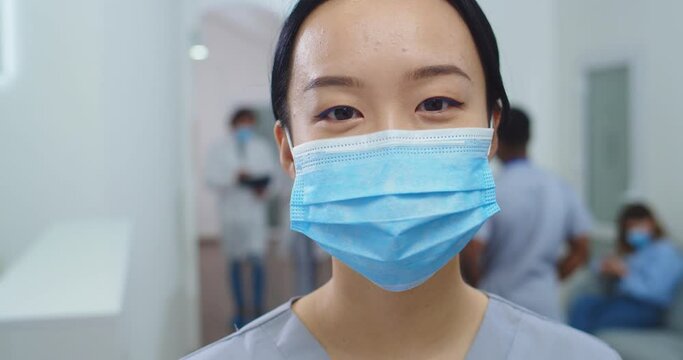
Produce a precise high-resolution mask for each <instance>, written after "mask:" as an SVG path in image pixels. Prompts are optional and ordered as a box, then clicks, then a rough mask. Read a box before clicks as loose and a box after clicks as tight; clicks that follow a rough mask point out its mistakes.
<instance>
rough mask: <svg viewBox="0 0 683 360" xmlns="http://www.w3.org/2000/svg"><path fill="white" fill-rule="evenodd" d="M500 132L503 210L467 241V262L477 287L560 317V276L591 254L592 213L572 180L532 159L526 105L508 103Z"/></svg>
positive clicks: (470, 278)
mask: <svg viewBox="0 0 683 360" xmlns="http://www.w3.org/2000/svg"><path fill="white" fill-rule="evenodd" d="M498 136H499V148H498V154H497V156H498V158H499V159H500V160H501V162H502V163H503V168H502V170H501V171H500V173H499V174H497V177H496V185H497V188H496V195H497V198H498V203H499V204H500V208H501V212H500V213H498V214H496V215H494V216H493V217H492V218H491V219H490V220H489V221H488V222H487V223H486V224H484V226H483V227H482V229H481V230H480V232H479V233H478V234H477V235H476V236H475V238H474V240H473V241H472V242H471V243H470V245H468V247H467V249H466V250H465V253H464V255H463V258H464V259H463V267H464V269H463V270H464V271H465V274H466V276H467V279H468V281H470V283H471V284H473V285H475V286H477V287H479V288H480V289H482V290H485V291H488V292H491V293H494V294H497V295H500V296H502V297H503V298H505V299H508V300H510V301H512V302H514V303H516V304H519V305H521V306H523V307H525V308H527V309H529V310H532V311H534V312H537V313H539V314H541V315H544V316H547V317H549V318H552V319H555V320H560V319H561V316H562V315H561V310H560V300H559V281H560V280H562V279H565V278H567V277H568V276H569V275H571V274H572V273H573V272H574V271H575V270H576V269H577V268H579V267H580V266H582V265H583V264H584V263H585V262H586V260H587V259H588V232H589V230H590V227H591V216H590V214H589V212H588V211H587V210H586V208H585V206H584V205H583V203H582V202H581V200H580V199H579V197H578V195H577V194H576V192H575V191H573V189H572V188H571V187H570V186H569V185H568V184H566V183H565V182H564V181H563V180H562V179H560V178H558V177H557V176H555V175H553V174H551V173H549V172H547V171H545V170H543V169H541V168H539V167H538V166H536V165H535V164H534V163H533V161H531V160H530V159H529V157H528V153H527V147H528V144H529V140H530V138H531V122H530V120H529V117H528V116H527V114H526V113H525V112H524V111H522V110H521V109H515V108H513V109H511V111H510V121H509V122H507V123H506V124H503V125H501V127H500V128H499V129H498ZM565 249H566V250H565Z"/></svg>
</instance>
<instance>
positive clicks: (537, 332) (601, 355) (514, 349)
mask: <svg viewBox="0 0 683 360" xmlns="http://www.w3.org/2000/svg"><path fill="white" fill-rule="evenodd" d="M489 299H490V305H489V307H490V311H491V315H492V316H495V317H496V319H497V320H496V321H498V322H499V324H498V326H496V327H494V329H493V331H496V330H497V331H501V332H505V333H507V334H509V336H510V338H511V340H510V341H509V343H508V346H509V351H507V353H508V356H509V357H508V359H556V360H574V359H576V360H579V359H581V360H582V359H607V360H617V359H621V358H620V357H619V355H618V354H617V353H616V351H614V350H613V349H612V348H610V347H609V346H608V345H606V344H605V343H603V342H602V341H601V340H599V339H597V338H595V337H593V336H591V335H588V334H586V333H583V332H581V331H578V330H576V329H573V328H571V327H569V326H567V325H564V324H561V323H558V322H556V321H554V320H550V319H548V318H545V317H543V316H541V315H538V314H536V313H534V312H532V311H530V310H527V309H525V308H523V307H520V306H518V305H515V304H513V303H511V302H509V301H507V300H504V299H502V298H500V297H497V296H495V295H489ZM486 335H487V336H495V335H496V334H486Z"/></svg>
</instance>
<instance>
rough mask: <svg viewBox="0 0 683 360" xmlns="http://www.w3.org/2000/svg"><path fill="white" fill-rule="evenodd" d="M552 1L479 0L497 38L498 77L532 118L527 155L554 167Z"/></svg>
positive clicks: (554, 23) (554, 24) (554, 35)
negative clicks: (530, 138)
mask: <svg viewBox="0 0 683 360" xmlns="http://www.w3.org/2000/svg"><path fill="white" fill-rule="evenodd" d="M556 3H557V1H556V0H515V1H509V0H479V4H480V5H481V7H482V8H483V9H484V12H485V13H486V15H487V17H488V19H489V21H490V22H491V25H492V26H493V29H494V31H495V33H496V37H497V39H498V47H499V49H500V56H501V68H502V72H503V80H504V81H505V86H506V89H507V92H508V96H509V97H510V102H511V103H512V105H513V106H514V105H517V106H521V107H522V108H523V109H525V110H526V111H527V112H528V113H529V115H530V116H531V118H532V121H533V124H532V126H533V139H532V143H531V156H532V157H533V158H534V160H535V161H537V162H538V163H540V164H541V165H542V166H544V167H546V168H549V169H552V170H554V171H558V170H559V169H560V167H561V166H560V165H559V163H558V149H557V147H556V146H555V144H556V143H557V139H558V136H559V133H558V132H557V131H556V129H557V124H558V122H559V120H558V110H557V106H556V102H555V101H556V97H555V93H554V91H555V89H556V87H555V84H556V79H557V46H558V45H557V12H556V6H557V5H556Z"/></svg>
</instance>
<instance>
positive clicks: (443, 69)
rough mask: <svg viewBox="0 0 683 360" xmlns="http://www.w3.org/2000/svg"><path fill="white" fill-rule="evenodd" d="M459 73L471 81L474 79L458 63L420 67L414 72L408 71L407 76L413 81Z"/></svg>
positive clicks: (458, 74)
mask: <svg viewBox="0 0 683 360" xmlns="http://www.w3.org/2000/svg"><path fill="white" fill-rule="evenodd" d="M444 75H457V76H461V77H463V78H465V79H467V80H469V81H470V82H471V81H472V79H471V78H470V76H469V75H467V73H466V72H465V71H464V70H463V69H461V68H459V67H458V66H456V65H431V66H425V67H422V68H419V69H417V70H415V71H413V72H410V73H408V75H407V78H408V79H409V80H412V81H416V80H423V79H427V78H431V77H436V76H444Z"/></svg>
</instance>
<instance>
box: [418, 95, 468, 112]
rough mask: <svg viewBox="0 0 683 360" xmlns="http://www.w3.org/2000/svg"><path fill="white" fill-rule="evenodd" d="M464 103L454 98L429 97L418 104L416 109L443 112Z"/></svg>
mask: <svg viewBox="0 0 683 360" xmlns="http://www.w3.org/2000/svg"><path fill="white" fill-rule="evenodd" d="M462 105H463V103H461V102H460V101H457V100H453V99H450V98H446V97H433V98H429V99H427V100H425V101H423V102H422V103H420V105H418V106H417V109H415V111H422V112H427V113H442V112H444V111H447V110H449V109H451V108H459V107H461V106H462Z"/></svg>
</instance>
